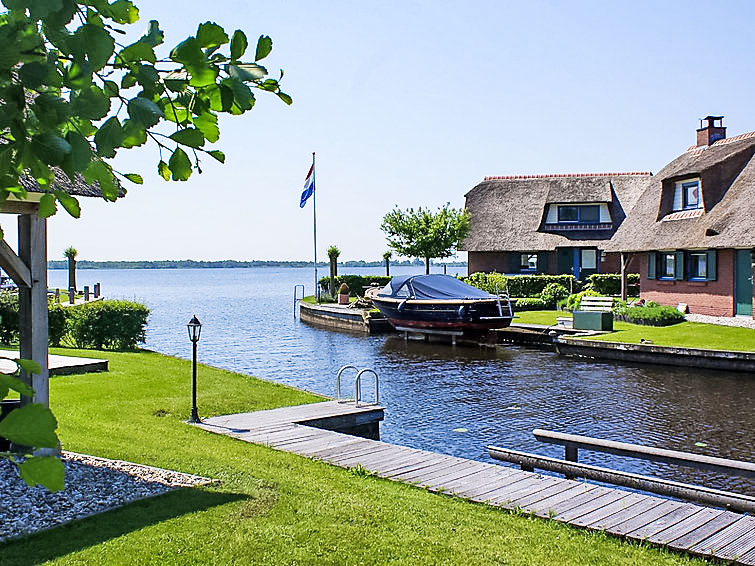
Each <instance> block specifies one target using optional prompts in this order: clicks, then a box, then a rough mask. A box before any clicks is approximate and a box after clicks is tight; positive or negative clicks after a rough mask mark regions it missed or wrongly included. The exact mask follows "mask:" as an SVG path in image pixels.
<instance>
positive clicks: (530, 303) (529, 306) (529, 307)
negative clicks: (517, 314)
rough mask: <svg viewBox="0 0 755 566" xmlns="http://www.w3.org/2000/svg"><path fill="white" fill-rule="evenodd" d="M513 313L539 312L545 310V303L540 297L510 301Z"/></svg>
mask: <svg viewBox="0 0 755 566" xmlns="http://www.w3.org/2000/svg"><path fill="white" fill-rule="evenodd" d="M511 303H512V304H513V305H514V310H515V311H540V310H543V309H545V308H546V304H545V301H543V299H541V298H540V297H522V298H519V299H511Z"/></svg>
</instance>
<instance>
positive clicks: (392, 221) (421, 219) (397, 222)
mask: <svg viewBox="0 0 755 566" xmlns="http://www.w3.org/2000/svg"><path fill="white" fill-rule="evenodd" d="M380 229H381V230H383V232H385V233H386V234H387V238H388V246H389V247H391V248H392V249H393V250H395V251H396V252H397V253H398V254H400V255H404V256H410V257H421V258H424V260H425V273H430V259H432V258H436V257H439V258H444V257H449V256H451V255H453V254H454V253H456V248H457V247H458V245H459V242H461V240H463V239H464V237H465V236H466V235H467V232H469V213H468V212H467V211H466V210H463V209H459V210H457V209H455V208H451V207H450V203H446V205H445V206H444V207H442V208H440V209H438V211H437V212H435V213H433V212H431V211H430V209H423V208H422V207H419V208H418V209H416V210H414V209H413V208H409V209H407V210H405V211H403V210H399V209H398V208H396V209H394V210H392V211H391V212H389V213H388V214H386V215H385V216H384V217H383V223H382V224H381V226H380Z"/></svg>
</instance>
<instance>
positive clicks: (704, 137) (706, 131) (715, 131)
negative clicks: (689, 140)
mask: <svg viewBox="0 0 755 566" xmlns="http://www.w3.org/2000/svg"><path fill="white" fill-rule="evenodd" d="M723 119H724V117H723V116H706V117H705V118H701V119H700V129H699V130H697V146H696V147H701V146H704V145H705V146H707V145H713V142H715V141H717V140H722V139H724V138H726V128H724V126H723ZM703 122H707V124H704V123H703Z"/></svg>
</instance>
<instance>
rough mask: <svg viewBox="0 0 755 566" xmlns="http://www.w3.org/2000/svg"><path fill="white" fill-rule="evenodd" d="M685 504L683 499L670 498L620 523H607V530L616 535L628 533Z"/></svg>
mask: <svg viewBox="0 0 755 566" xmlns="http://www.w3.org/2000/svg"><path fill="white" fill-rule="evenodd" d="M683 505H684V503H682V502H681V501H672V500H670V499H669V500H666V501H664V502H663V503H661V504H660V505H657V506H655V507H653V508H652V509H650V510H648V511H646V512H644V513H640V514H639V515H636V516H634V517H632V518H631V519H627V520H626V521H621V522H619V523H615V522H614V523H613V524H610V525H607V526H606V530H607V531H610V532H611V533H613V534H616V535H626V534H628V533H630V532H632V531H635V530H637V529H639V528H642V527H644V526H646V525H648V524H650V523H652V522H653V521H657V520H658V519H662V518H663V517H665V516H666V515H668V514H669V513H672V512H673V511H676V510H677V509H679V508H680V507H682V506H683Z"/></svg>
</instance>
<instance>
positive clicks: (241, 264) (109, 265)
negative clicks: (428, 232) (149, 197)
mask: <svg viewBox="0 0 755 566" xmlns="http://www.w3.org/2000/svg"><path fill="white" fill-rule="evenodd" d="M328 265H329V263H328V262H319V261H318V262H317V267H318V268H319V267H328ZM384 265H385V263H383V262H382V261H345V262H342V263H339V264H338V267H339V268H340V267H346V268H348V267H383V266H384ZM390 265H391V267H394V266H395V267H410V266H414V267H424V265H425V264H424V262H422V261H419V262H418V261H416V260H415V261H409V260H403V261H396V262H393V261H392V262H391V264H390ZM432 265H435V266H441V265H443V264H441V263H433V264H432ZM445 265H447V266H448V267H466V266H467V263H466V262H462V261H456V262H453V263H447V264H445ZM251 267H291V268H296V267H314V262H311V261H267V260H252V261H236V260H230V259H229V260H220V261H195V260H191V259H182V260H159V261H88V260H81V261H77V262H76V268H77V269H228V268H251ZM47 269H68V261H67V260H51V261H48V262H47Z"/></svg>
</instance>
